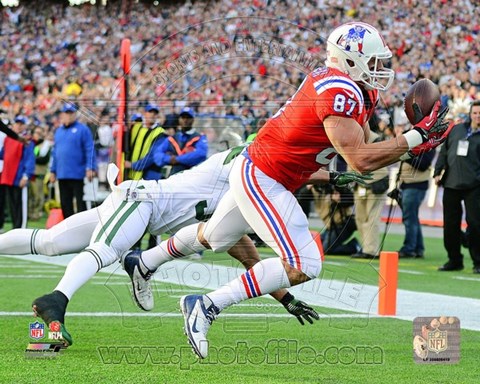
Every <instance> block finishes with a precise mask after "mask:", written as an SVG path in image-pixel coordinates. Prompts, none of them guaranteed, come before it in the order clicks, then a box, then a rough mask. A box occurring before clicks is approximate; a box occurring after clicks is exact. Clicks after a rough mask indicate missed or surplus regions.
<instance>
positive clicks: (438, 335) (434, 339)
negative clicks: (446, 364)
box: [427, 328, 448, 354]
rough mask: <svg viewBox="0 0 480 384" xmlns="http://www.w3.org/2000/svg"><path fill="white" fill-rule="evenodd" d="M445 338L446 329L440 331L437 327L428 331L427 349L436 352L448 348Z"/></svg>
mask: <svg viewBox="0 0 480 384" xmlns="http://www.w3.org/2000/svg"><path fill="white" fill-rule="evenodd" d="M447 340H448V338H447V332H446V331H440V330H439V329H438V328H437V329H435V330H433V331H430V332H428V340H427V342H428V350H429V351H432V352H435V353H437V354H438V353H440V352H443V351H445V350H446V349H447V348H448V343H447Z"/></svg>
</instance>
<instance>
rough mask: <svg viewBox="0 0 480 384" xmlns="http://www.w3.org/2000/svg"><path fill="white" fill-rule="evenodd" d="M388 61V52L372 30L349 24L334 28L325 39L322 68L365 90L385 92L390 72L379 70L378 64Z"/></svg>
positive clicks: (391, 79)
mask: <svg viewBox="0 0 480 384" xmlns="http://www.w3.org/2000/svg"><path fill="white" fill-rule="evenodd" d="M390 57H392V52H391V51H390V49H388V47H387V44H386V43H385V41H384V40H383V38H382V36H381V35H380V33H379V32H378V31H377V29H376V28H374V27H372V26H371V25H369V24H366V23H360V22H358V23H355V22H352V23H347V24H343V25H341V26H340V27H338V28H336V29H335V30H334V31H333V32H332V33H331V34H330V36H329V37H328V40H327V60H326V62H325V64H326V66H327V67H330V68H336V69H339V70H341V71H342V72H344V73H347V74H348V75H349V76H350V77H351V78H352V80H354V81H358V82H362V83H364V84H365V85H366V86H367V87H368V88H373V89H378V90H380V91H385V90H386V89H388V88H389V87H390V86H391V85H392V82H393V78H394V76H395V72H394V71H393V70H392V69H388V68H383V63H382V60H385V59H389V58H390ZM370 60H372V61H370Z"/></svg>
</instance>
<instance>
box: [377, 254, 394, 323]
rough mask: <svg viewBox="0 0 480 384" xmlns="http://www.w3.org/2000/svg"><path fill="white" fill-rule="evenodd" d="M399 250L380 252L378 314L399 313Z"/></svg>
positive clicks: (389, 314)
mask: <svg viewBox="0 0 480 384" xmlns="http://www.w3.org/2000/svg"><path fill="white" fill-rule="evenodd" d="M397 286H398V252H381V253H380V276H379V282H378V314H379V315H382V316H394V315H396V313H397Z"/></svg>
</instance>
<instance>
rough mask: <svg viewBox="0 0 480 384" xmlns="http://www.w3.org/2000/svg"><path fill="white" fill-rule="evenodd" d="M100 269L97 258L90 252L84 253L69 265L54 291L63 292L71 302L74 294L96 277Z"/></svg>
mask: <svg viewBox="0 0 480 384" xmlns="http://www.w3.org/2000/svg"><path fill="white" fill-rule="evenodd" d="M99 268H100V266H99V265H98V261H97V258H96V257H95V256H94V255H93V254H92V253H91V252H89V251H88V250H87V251H83V252H81V253H80V254H79V255H78V256H76V257H75V258H73V259H72V261H70V263H68V265H67V269H66V270H65V273H64V274H63V277H62V280H60V282H59V283H58V285H57V286H56V288H55V289H54V290H55V291H60V292H62V293H63V294H64V295H65V296H67V298H68V300H71V299H72V296H73V295H74V293H75V292H77V290H78V289H79V288H80V287H81V286H82V285H84V284H85V283H86V282H87V281H88V280H90V279H91V278H92V277H93V276H95V274H96V273H97V271H98V270H99Z"/></svg>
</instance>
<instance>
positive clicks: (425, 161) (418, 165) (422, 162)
mask: <svg viewBox="0 0 480 384" xmlns="http://www.w3.org/2000/svg"><path fill="white" fill-rule="evenodd" d="M434 156H435V151H428V152H425V153H422V155H421V156H416V157H413V158H412V159H409V160H407V161H406V162H407V163H409V164H410V165H411V166H412V167H413V168H415V169H418V170H419V171H422V172H423V171H426V170H427V169H428V168H429V167H430V165H431V164H432V161H433V158H434Z"/></svg>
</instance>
